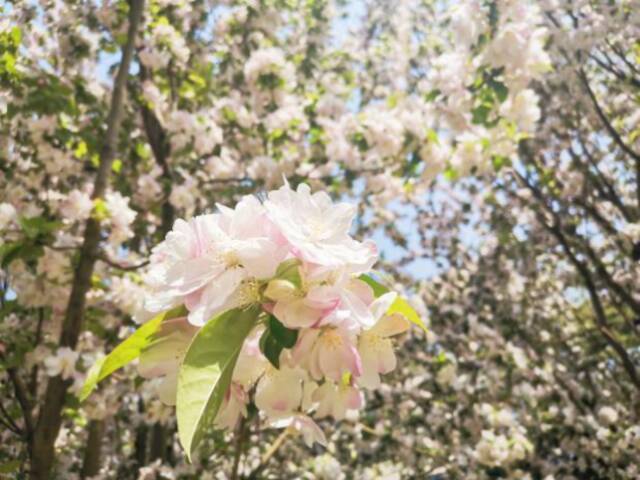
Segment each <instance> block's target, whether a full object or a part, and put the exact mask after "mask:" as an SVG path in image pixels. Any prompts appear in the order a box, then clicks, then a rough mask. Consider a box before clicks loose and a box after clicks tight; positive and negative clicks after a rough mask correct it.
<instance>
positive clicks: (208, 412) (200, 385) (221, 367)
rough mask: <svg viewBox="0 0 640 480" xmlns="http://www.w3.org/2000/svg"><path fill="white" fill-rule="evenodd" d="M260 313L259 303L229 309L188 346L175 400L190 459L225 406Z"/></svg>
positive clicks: (206, 326)
mask: <svg viewBox="0 0 640 480" xmlns="http://www.w3.org/2000/svg"><path fill="white" fill-rule="evenodd" d="M259 314H260V308H259V307H258V306H252V307H249V308H247V309H245V310H239V309H233V310H229V311H228V312H225V313H223V314H222V315H218V316H217V317H215V318H213V319H211V320H209V322H207V323H206V324H205V325H204V326H203V327H202V328H201V329H200V330H199V331H198V333H197V334H196V336H195V337H194V338H193V340H192V341H191V344H190V345H189V348H188V350H187V353H186V355H185V357H184V360H183V362H182V366H181V367H180V373H179V375H178V392H177V402H176V415H177V419H178V436H179V438H180V443H181V444H182V446H183V448H184V450H185V452H186V453H187V457H188V458H189V459H191V456H192V455H193V452H194V451H195V449H196V448H197V447H198V444H199V443H200V441H201V440H202V437H203V434H204V432H205V430H206V429H207V428H209V427H210V426H211V424H212V423H213V420H214V419H215V417H216V414H217V413H218V410H219V409H220V406H221V405H222V400H223V399H224V395H225V393H226V391H227V389H228V388H229V383H230V382H231V375H232V374H233V369H234V367H235V365H236V361H237V359H238V355H239V353H240V350H241V349H242V344H243V343H244V340H245V338H246V337H247V335H249V332H251V329H252V328H253V327H254V326H255V324H256V322H257V319H258V315H259Z"/></svg>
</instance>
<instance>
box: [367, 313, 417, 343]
mask: <svg viewBox="0 0 640 480" xmlns="http://www.w3.org/2000/svg"><path fill="white" fill-rule="evenodd" d="M410 327H411V324H410V323H409V320H407V319H406V318H405V317H404V316H402V315H400V314H399V313H394V314H392V315H385V316H383V317H382V318H381V319H380V320H379V321H378V323H376V325H375V326H374V327H373V328H372V329H371V330H370V332H371V333H374V334H375V335H378V336H380V337H383V338H387V337H392V336H394V335H399V334H401V333H404V332H406V331H407V330H408V329H409V328H410Z"/></svg>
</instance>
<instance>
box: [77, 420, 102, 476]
mask: <svg viewBox="0 0 640 480" xmlns="http://www.w3.org/2000/svg"><path fill="white" fill-rule="evenodd" d="M104 430H105V424H104V420H91V422H89V438H88V439H87V447H86V448H85V450H84V460H83V461H82V474H81V475H82V478H87V477H93V476H94V475H97V474H98V472H99V471H100V447H101V444H102V437H103V435H104Z"/></svg>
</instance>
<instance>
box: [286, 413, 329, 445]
mask: <svg viewBox="0 0 640 480" xmlns="http://www.w3.org/2000/svg"><path fill="white" fill-rule="evenodd" d="M291 426H292V427H293V428H295V429H296V430H298V431H299V432H300V433H301V434H302V438H304V443H305V444H306V445H307V446H308V447H309V448H311V447H312V446H313V444H314V443H319V444H320V445H322V446H323V447H326V446H327V438H326V437H325V436H324V432H323V431H322V430H321V429H320V427H319V426H318V425H317V424H316V422H314V421H313V420H311V418H309V417H308V416H306V415H298V416H296V417H295V420H294V421H293V422H292V424H291Z"/></svg>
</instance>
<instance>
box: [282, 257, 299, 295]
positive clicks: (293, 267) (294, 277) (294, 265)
mask: <svg viewBox="0 0 640 480" xmlns="http://www.w3.org/2000/svg"><path fill="white" fill-rule="evenodd" d="M275 276H276V278H281V279H283V280H287V281H289V282H291V283H293V285H295V287H296V288H301V287H302V278H301V277H300V260H298V259H297V258H290V259H289V260H285V261H284V262H282V263H281V264H280V265H278V268H277V269H276V275H275Z"/></svg>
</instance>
